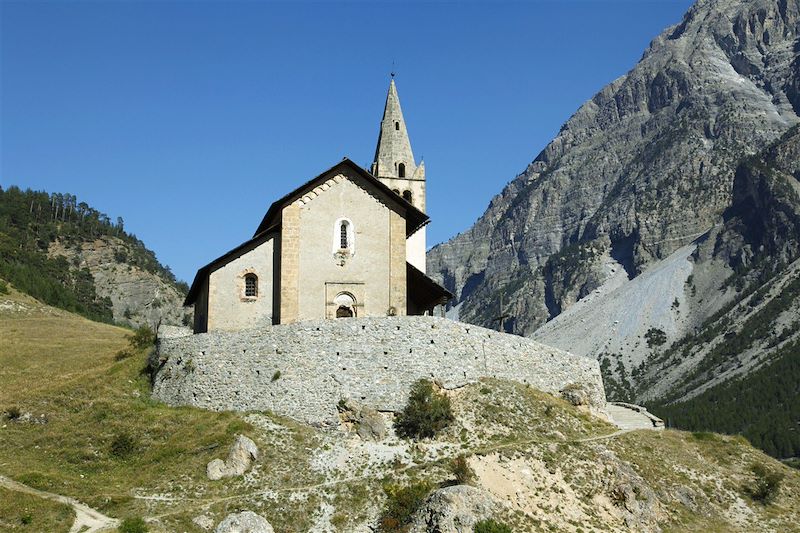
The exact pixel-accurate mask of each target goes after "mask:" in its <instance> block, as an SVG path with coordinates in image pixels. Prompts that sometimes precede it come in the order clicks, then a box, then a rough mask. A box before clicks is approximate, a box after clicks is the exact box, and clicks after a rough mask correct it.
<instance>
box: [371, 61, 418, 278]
mask: <svg viewBox="0 0 800 533" xmlns="http://www.w3.org/2000/svg"><path fill="white" fill-rule="evenodd" d="M371 170H372V175H373V176H375V177H376V178H378V179H379V180H381V181H382V182H383V183H384V184H385V185H386V186H387V187H389V188H390V189H392V190H393V191H394V192H395V193H397V194H398V195H399V196H401V197H403V199H404V200H406V201H407V202H408V203H410V204H411V205H413V206H414V207H416V208H417V209H419V210H420V211H422V212H423V213H424V212H425V183H426V182H425V163H423V162H420V164H419V165H417V162H416V161H414V153H413V152H412V151H411V141H409V140H408V130H406V121H405V120H404V119H403V111H402V110H401V109H400V98H399V97H398V96H397V87H396V86H395V84H394V74H392V81H391V83H389V94H387V95H386V107H384V109H383V120H381V131H380V133H379V134H378V147H377V148H375V160H374V161H373V162H372V169H371ZM425 235H426V230H425V227H422V228H419V229H418V230H417V231H416V232H415V233H414V234H413V235H411V236H410V237H409V238H408V240H407V241H406V260H407V261H408V262H409V263H411V264H412V265H414V266H415V267H417V269H419V270H421V271H422V272H425V251H426V250H427V248H426V245H425V243H426V236H425Z"/></svg>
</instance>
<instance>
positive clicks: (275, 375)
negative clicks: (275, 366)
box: [270, 370, 281, 383]
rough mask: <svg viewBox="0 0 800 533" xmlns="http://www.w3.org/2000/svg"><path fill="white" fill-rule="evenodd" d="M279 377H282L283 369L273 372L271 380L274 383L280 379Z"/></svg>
mask: <svg viewBox="0 0 800 533" xmlns="http://www.w3.org/2000/svg"><path fill="white" fill-rule="evenodd" d="M279 379H281V371H280V370H276V371H275V373H274V374H272V379H271V380H270V381H272V382H273V383H274V382H275V381H278V380H279Z"/></svg>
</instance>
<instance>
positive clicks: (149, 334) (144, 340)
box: [128, 326, 156, 350]
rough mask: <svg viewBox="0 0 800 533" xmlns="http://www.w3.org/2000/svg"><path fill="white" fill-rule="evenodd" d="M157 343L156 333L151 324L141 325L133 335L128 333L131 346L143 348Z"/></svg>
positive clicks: (138, 348)
mask: <svg viewBox="0 0 800 533" xmlns="http://www.w3.org/2000/svg"><path fill="white" fill-rule="evenodd" d="M155 343H156V334H155V333H153V330H152V329H150V326H139V327H138V328H137V329H136V331H134V332H133V335H128V344H130V346H131V348H134V349H136V350H141V349H142V348H147V347H149V346H152V345H153V344H155Z"/></svg>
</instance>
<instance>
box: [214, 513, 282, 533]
mask: <svg viewBox="0 0 800 533" xmlns="http://www.w3.org/2000/svg"><path fill="white" fill-rule="evenodd" d="M214 533H274V530H273V529H272V526H271V525H270V523H269V522H267V520H266V519H265V518H264V517H263V516H259V515H257V514H256V513H254V512H253V511H242V512H241V513H233V514H229V515H228V516H226V517H225V519H224V520H223V521H222V522H220V523H219V525H218V526H217V529H215V530H214Z"/></svg>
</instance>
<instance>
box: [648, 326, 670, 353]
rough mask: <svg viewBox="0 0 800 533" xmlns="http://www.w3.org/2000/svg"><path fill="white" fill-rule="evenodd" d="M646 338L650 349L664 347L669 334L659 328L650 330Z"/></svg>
mask: <svg viewBox="0 0 800 533" xmlns="http://www.w3.org/2000/svg"><path fill="white" fill-rule="evenodd" d="M644 338H645V339H647V347H648V348H653V347H655V346H662V345H663V344H666V342H667V334H666V333H664V330H662V329H658V328H650V329H648V330H647V333H645V334H644Z"/></svg>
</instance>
